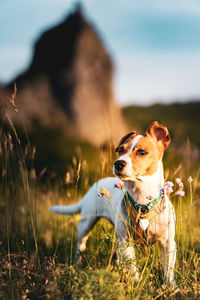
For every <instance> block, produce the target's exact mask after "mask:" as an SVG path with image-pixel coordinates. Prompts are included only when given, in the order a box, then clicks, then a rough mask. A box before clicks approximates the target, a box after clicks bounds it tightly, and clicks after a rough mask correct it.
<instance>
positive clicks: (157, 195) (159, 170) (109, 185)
mask: <svg viewBox="0 0 200 300" xmlns="http://www.w3.org/2000/svg"><path fill="white" fill-rule="evenodd" d="M169 143H170V135H169V132H168V129H167V128H166V127H165V126H163V125H162V124H159V123H158V122H156V121H155V122H153V123H152V124H151V125H150V127H149V128H148V130H147V131H146V133H145V135H144V136H142V135H137V134H136V132H135V131H133V132H131V133H129V134H127V135H126V136H124V137H123V138H122V139H121V140H120V142H119V145H118V146H117V148H116V152H117V153H118V155H119V158H118V159H117V160H116V161H115V163H114V166H113V173H114V175H115V176H116V177H117V178H111V177H109V178H103V179H101V180H99V181H98V182H96V183H95V184H94V185H93V186H92V187H91V189H90V190H89V191H88V192H87V193H86V194H85V196H84V197H83V198H82V199H81V200H80V201H79V202H78V203H76V204H74V205H68V206H59V205H56V206H52V207H51V208H50V210H51V211H52V212H54V213H58V214H64V215H73V214H78V213H80V215H81V218H80V221H79V224H78V243H77V256H78V254H79V253H80V252H82V251H84V250H85V248H86V242H87V239H88V236H89V233H90V231H91V229H92V227H93V226H94V225H95V224H96V222H97V221H98V220H99V219H100V218H102V217H104V218H106V219H108V220H109V221H110V222H111V223H112V224H113V225H114V227H115V232H116V235H117V238H118V239H119V247H120V248H121V249H122V253H123V257H124V258H125V257H126V258H128V259H129V260H130V261H131V270H132V273H133V275H134V276H135V278H136V279H138V278H139V274H138V271H137V268H136V265H135V251H134V247H133V245H131V243H130V241H131V237H134V241H135V243H139V244H142V243H147V244H149V243H154V242H155V241H158V242H159V243H160V245H161V256H162V262H163V270H164V278H165V281H166V282H169V284H170V285H172V286H173V285H174V284H175V281H174V265H175V260H176V244H175V241H174V236H175V213H174V208H173V206H172V203H171V202H170V200H169V198H168V196H167V194H166V193H165V191H164V174H163V166H162V157H163V154H164V151H165V150H166V148H167V147H168V145H169ZM116 187H118V188H116Z"/></svg>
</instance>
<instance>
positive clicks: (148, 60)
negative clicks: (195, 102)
mask: <svg viewBox="0 0 200 300" xmlns="http://www.w3.org/2000/svg"><path fill="white" fill-rule="evenodd" d="M199 78H200V56H199V53H198V52H191V53H182V54H177V53H176V52H175V53H172V52H171V53H167V52H165V53H162V54H158V53H157V54H156V53H149V54H146V55H145V54H139V53H129V54H128V53H125V54H124V56H121V57H120V58H118V66H117V72H116V78H115V91H116V97H117V100H118V102H119V103H120V104H121V105H128V104H131V103H138V104H140V105H146V104H150V103H152V102H173V101H185V100H189V99H195V98H196V99H199V95H200V85H199Z"/></svg>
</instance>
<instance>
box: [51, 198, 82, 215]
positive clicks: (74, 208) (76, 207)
mask: <svg viewBox="0 0 200 300" xmlns="http://www.w3.org/2000/svg"><path fill="white" fill-rule="evenodd" d="M49 210H50V211H52V212H54V213H56V214H60V215H75V214H79V213H80V212H81V201H79V202H77V203H75V204H73V205H54V206H52V207H50V208H49Z"/></svg>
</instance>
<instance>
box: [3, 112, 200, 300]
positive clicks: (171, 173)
mask: <svg viewBox="0 0 200 300" xmlns="http://www.w3.org/2000/svg"><path fill="white" fill-rule="evenodd" d="M7 120H8V126H6V128H4V127H2V130H1V184H0V191H1V194H0V225H1V226H0V257H1V262H0V298H2V299H40V298H41V299H42V298H43V299H46V298H48V299H55V298H57V299H162V298H168V297H171V298H174V299H195V298H196V299H198V298H199V297H200V284H199V280H200V257H199V252H200V244H199V236H200V219H199V213H200V183H199V173H198V170H197V168H194V169H190V170H189V169H188V164H185V162H184V161H183V162H182V166H181V167H180V166H179V167H178V168H177V166H176V165H170V163H169V162H168V166H170V168H169V167H168V168H167V167H166V168H165V170H166V177H167V179H168V180H172V181H174V180H175V177H181V179H182V180H183V182H184V184H185V192H186V195H185V196H184V197H178V196H176V195H175V194H173V195H172V196H171V201H172V202H173V204H174V207H175V210H176V216H177V223H176V242H177V261H176V265H175V270H174V272H175V278H176V282H177V286H176V287H175V289H172V288H170V287H168V286H167V285H165V284H164V281H163V271H162V261H161V255H160V249H159V246H158V245H157V244H155V245H150V246H149V247H144V248H142V249H140V248H138V247H137V246H135V247H136V256H137V257H136V259H137V267H138V269H139V271H140V274H141V277H140V280H139V282H136V281H134V279H133V277H132V275H131V273H130V271H129V270H128V269H127V268H126V266H127V264H129V263H130V262H129V261H122V262H121V264H120V265H119V266H117V265H116V264H115V260H114V253H115V248H116V247H117V239H116V237H115V234H114V231H113V228H112V226H111V224H109V223H108V221H106V220H101V221H100V222H99V223H98V224H97V225H96V226H95V227H94V229H93V231H92V234H91V236H90V237H89V240H88V242H87V249H86V251H85V252H84V253H83V254H82V260H81V263H80V264H79V265H72V262H73V259H74V254H75V246H76V240H77V236H76V227H77V222H78V219H79V216H76V215H75V216H72V217H68V216H59V215H54V214H51V213H50V212H49V210H48V208H49V207H50V206H51V205H53V204H71V203H74V202H76V201H78V200H79V199H80V198H81V197H82V195H83V194H84V193H85V191H86V190H87V189H88V188H89V185H90V182H91V181H95V180H96V179H98V178H100V177H104V176H108V175H111V170H112V162H113V161H114V156H113V155H114V154H113V147H112V145H110V146H109V147H107V149H101V151H99V152H98V155H97V156H96V159H95V161H94V162H93V165H94V166H95V168H94V169H95V170H96V173H95V175H94V169H93V172H92V178H91V172H90V170H91V166H92V164H91V162H90V164H89V163H88V161H87V160H85V157H84V156H83V154H82V151H81V148H80V149H79V151H78V153H79V154H78V155H77V156H76V157H74V158H73V159H72V161H71V167H70V168H68V169H67V170H66V176H65V178H63V181H62V182H61V181H59V183H58V184H54V185H53V186H51V184H50V183H48V182H45V183H44V182H42V181H41V176H42V174H41V173H40V174H38V175H36V172H35V169H34V154H35V147H34V146H33V145H31V144H30V141H29V139H28V137H27V139H26V141H25V142H24V141H23V143H22V141H21V140H20V138H19V136H18V133H17V130H16V128H15V126H14V124H13V122H12V120H10V118H9V116H8V115H7ZM170 155H171V156H172V160H171V161H174V160H176V155H175V153H174V154H170ZM189 175H191V176H192V177H193V182H190V183H189V182H188V181H187V179H188V176H189ZM175 189H176V187H175ZM133 242H134V241H133Z"/></svg>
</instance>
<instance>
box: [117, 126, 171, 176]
mask: <svg viewBox="0 0 200 300" xmlns="http://www.w3.org/2000/svg"><path fill="white" fill-rule="evenodd" d="M169 143H170V135H169V132H168V129H167V127H165V126H164V125H162V124H159V123H158V122H156V121H155V122H153V123H152V124H151V125H150V126H149V128H148V129H147V131H146V133H145V135H144V136H142V135H137V134H136V132H135V131H133V132H131V133H129V134H127V135H126V136H124V137H123V138H122V139H121V140H120V142H119V145H118V146H117V148H116V150H115V151H116V152H117V153H118V155H119V158H118V159H117V160H116V161H115V163H114V166H113V173H114V175H116V176H117V177H119V178H120V179H121V180H123V181H126V180H131V181H134V180H136V179H137V178H139V177H141V176H148V175H152V174H154V173H155V172H156V170H157V168H158V162H159V161H160V160H161V159H162V156H163V153H164V151H165V150H166V149H167V147H168V145H169Z"/></svg>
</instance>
